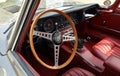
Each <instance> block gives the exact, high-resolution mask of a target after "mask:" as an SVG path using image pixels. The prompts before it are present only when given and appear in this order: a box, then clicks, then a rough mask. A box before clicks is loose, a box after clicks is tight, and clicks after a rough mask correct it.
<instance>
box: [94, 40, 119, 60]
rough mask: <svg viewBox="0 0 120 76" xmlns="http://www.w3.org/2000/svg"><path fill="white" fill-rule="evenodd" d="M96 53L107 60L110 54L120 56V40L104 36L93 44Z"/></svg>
mask: <svg viewBox="0 0 120 76" xmlns="http://www.w3.org/2000/svg"><path fill="white" fill-rule="evenodd" d="M93 49H94V54H96V56H98V57H99V58H101V59H102V60H106V59H107V58H108V57H109V56H110V55H114V56H116V57H118V58H120V41H118V40H115V39H112V38H104V39H103V40H101V41H100V42H98V43H97V44H96V45H94V46H93Z"/></svg>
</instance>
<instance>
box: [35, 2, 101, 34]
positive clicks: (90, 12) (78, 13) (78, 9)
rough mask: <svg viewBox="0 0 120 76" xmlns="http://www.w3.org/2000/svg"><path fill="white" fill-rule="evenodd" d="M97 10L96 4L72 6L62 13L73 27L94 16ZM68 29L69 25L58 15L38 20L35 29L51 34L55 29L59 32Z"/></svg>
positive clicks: (49, 15)
mask: <svg viewBox="0 0 120 76" xmlns="http://www.w3.org/2000/svg"><path fill="white" fill-rule="evenodd" d="M98 10H99V5H98V4H88V5H87V4H85V5H82V6H80V5H77V6H74V7H72V8H70V9H66V10H63V12H65V13H67V14H68V15H69V16H70V17H71V19H72V20H73V22H74V23H75V25H77V24H79V22H82V21H84V20H86V19H89V18H91V17H94V16H96V15H97V14H98ZM69 27H70V25H69V23H68V22H67V20H66V19H65V18H64V17H63V16H61V15H59V14H48V15H47V16H44V17H43V18H41V19H39V21H38V23H37V26H36V29H37V30H39V31H45V32H53V31H54V30H56V29H57V30H59V31H61V30H64V29H66V28H69Z"/></svg>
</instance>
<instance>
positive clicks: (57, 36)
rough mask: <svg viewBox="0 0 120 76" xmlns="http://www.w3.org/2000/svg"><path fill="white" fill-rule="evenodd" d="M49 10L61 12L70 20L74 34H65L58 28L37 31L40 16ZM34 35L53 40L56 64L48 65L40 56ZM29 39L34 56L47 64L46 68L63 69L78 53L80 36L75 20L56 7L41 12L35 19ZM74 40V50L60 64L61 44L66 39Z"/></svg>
mask: <svg viewBox="0 0 120 76" xmlns="http://www.w3.org/2000/svg"><path fill="white" fill-rule="evenodd" d="M48 12H56V13H59V14H60V15H62V16H64V17H65V18H66V20H67V21H68V22H69V24H70V25H71V27H72V30H73V33H74V36H64V35H62V34H61V32H60V31H58V30H57V31H54V32H53V33H47V32H40V31H35V30H34V28H35V26H36V23H37V22H38V20H39V19H40V17H41V16H43V15H44V14H46V13H48ZM33 35H36V36H39V37H42V38H45V39H47V40H50V41H52V42H53V44H54V66H51V65H48V64H46V63H45V62H43V61H42V60H41V59H40V57H39V56H38V54H37V53H36V51H35V48H34V44H33ZM29 40H30V47H31V50H32V53H33V55H34V57H35V58H36V60H37V61H38V62H39V63H40V64H42V65H43V66H45V67H46V68H49V69H61V68H63V67H65V66H67V65H68V64H69V63H70V62H71V61H72V60H73V58H74V56H75V53H76V50H77V45H78V36H77V32H76V28H75V24H74V22H73V21H72V19H71V18H70V17H69V16H68V15H67V14H65V13H64V12H62V11H59V10H55V9H51V10H46V11H44V12H42V13H40V14H39V15H38V16H37V17H36V18H35V20H34V21H33V23H32V26H31V29H30V34H29ZM72 40H75V43H74V47H73V51H72V53H71V55H70V57H69V58H68V60H66V61H65V62H64V63H63V64H61V65H59V50H60V44H61V43H63V42H65V41H72Z"/></svg>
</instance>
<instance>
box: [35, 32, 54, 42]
mask: <svg viewBox="0 0 120 76" xmlns="http://www.w3.org/2000/svg"><path fill="white" fill-rule="evenodd" d="M33 35H36V36H39V37H42V38H44V39H47V40H50V41H52V34H51V33H46V32H39V31H35V30H34V32H33Z"/></svg>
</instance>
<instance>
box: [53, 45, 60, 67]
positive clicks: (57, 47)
mask: <svg viewBox="0 0 120 76" xmlns="http://www.w3.org/2000/svg"><path fill="white" fill-rule="evenodd" d="M59 51H60V45H55V44H54V66H58V65H59Z"/></svg>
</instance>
